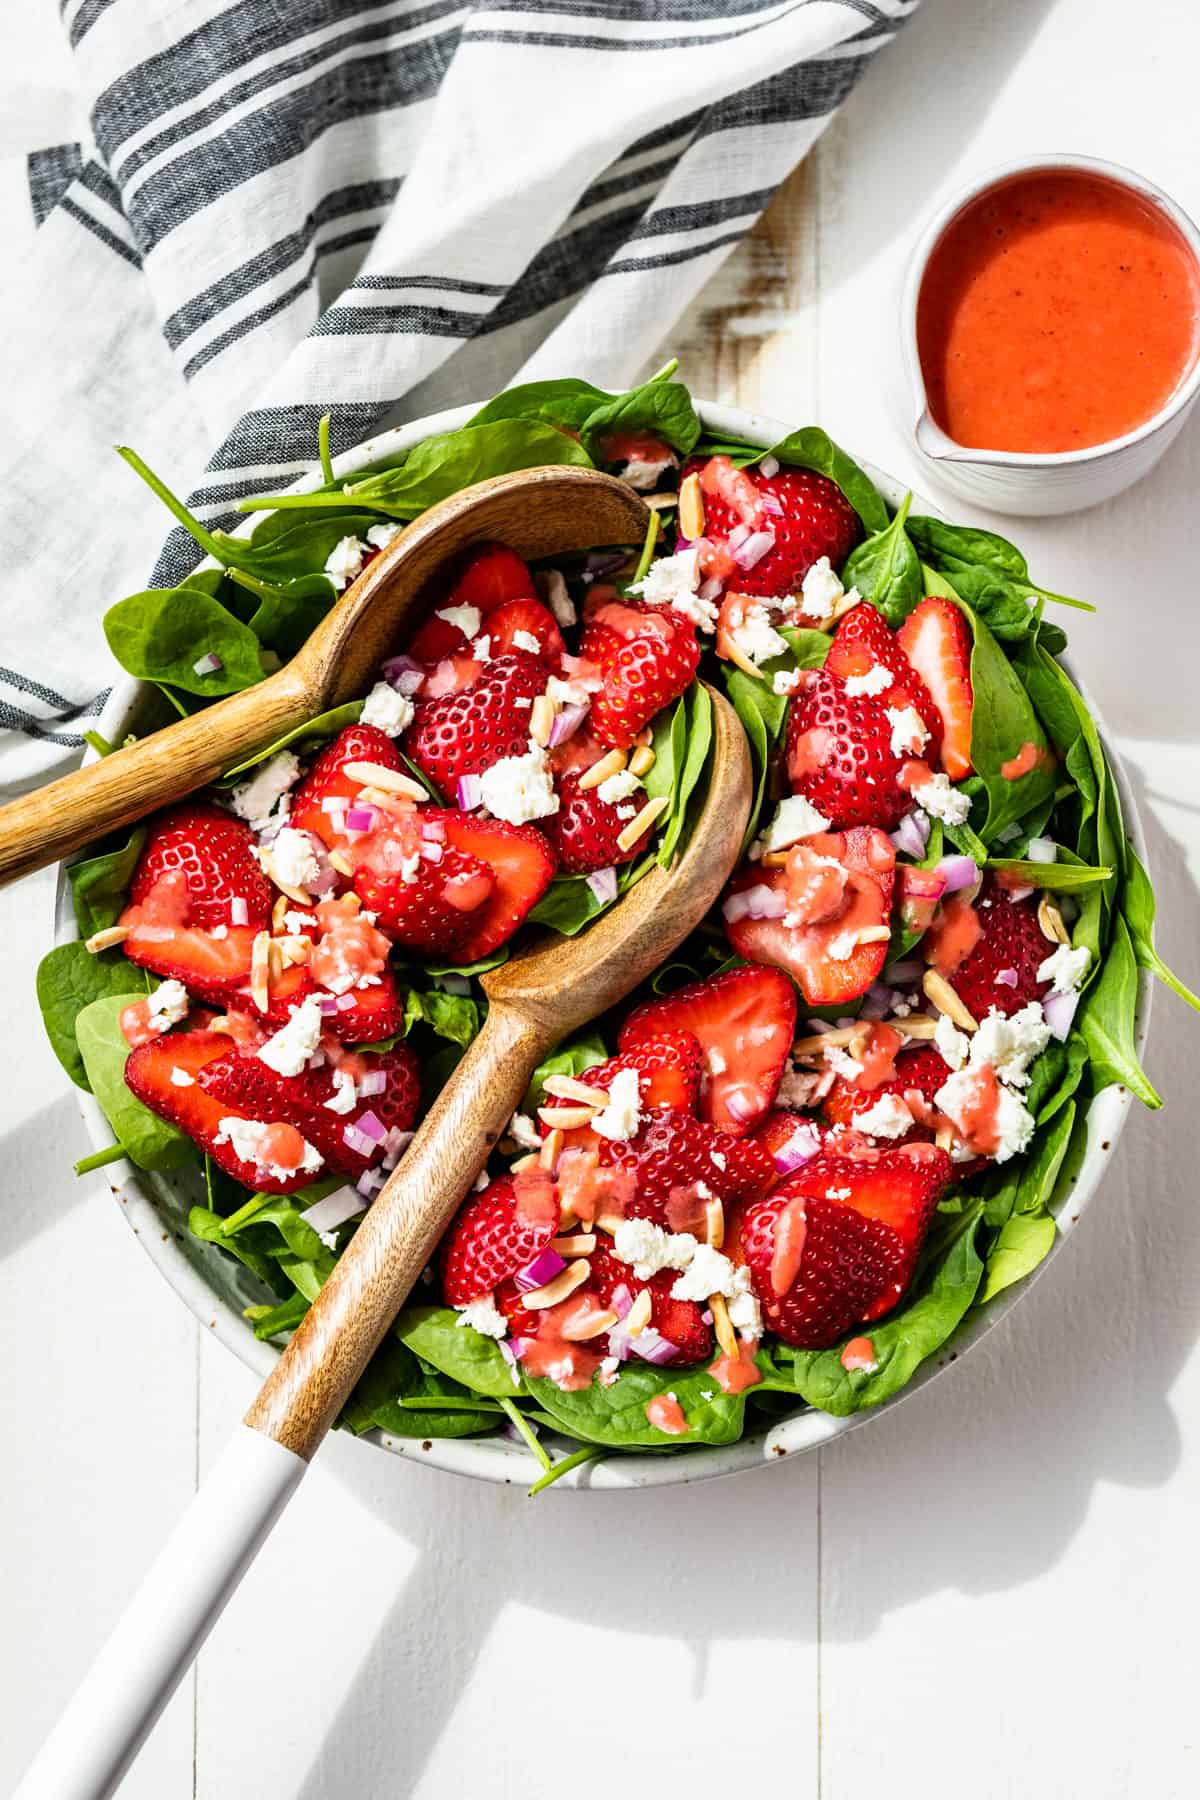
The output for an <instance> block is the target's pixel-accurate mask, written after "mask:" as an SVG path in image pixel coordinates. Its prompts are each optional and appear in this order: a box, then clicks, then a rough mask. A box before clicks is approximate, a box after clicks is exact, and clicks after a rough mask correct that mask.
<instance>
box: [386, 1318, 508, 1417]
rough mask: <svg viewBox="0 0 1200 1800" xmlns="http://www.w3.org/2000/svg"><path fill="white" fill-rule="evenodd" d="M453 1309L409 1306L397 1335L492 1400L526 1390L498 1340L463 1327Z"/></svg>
mask: <svg viewBox="0 0 1200 1800" xmlns="http://www.w3.org/2000/svg"><path fill="white" fill-rule="evenodd" d="M458 1320H459V1314H458V1313H456V1312H455V1311H454V1309H453V1307H450V1306H406V1307H405V1309H404V1311H403V1312H402V1313H401V1314H400V1317H399V1318H398V1319H397V1320H396V1324H395V1327H394V1330H395V1335H396V1336H397V1338H399V1340H400V1342H401V1343H402V1344H405V1345H407V1347H408V1349H409V1350H411V1351H413V1352H414V1353H415V1354H416V1355H417V1356H419V1357H420V1358H421V1360H422V1361H423V1362H427V1363H429V1364H430V1366H431V1367H432V1368H434V1369H439V1370H440V1371H441V1373H442V1374H443V1375H449V1376H450V1377H451V1379H452V1380H454V1381H459V1382H461V1383H462V1385H463V1386H464V1387H465V1388H469V1389H470V1391H471V1393H473V1394H484V1395H486V1396H487V1397H488V1398H489V1399H493V1400H500V1399H506V1400H507V1399H512V1397H513V1396H514V1395H515V1394H519V1393H521V1392H522V1391H523V1389H522V1385H521V1376H520V1374H519V1372H518V1376H517V1381H516V1382H515V1383H514V1381H513V1371H512V1368H511V1367H510V1365H509V1364H508V1363H506V1362H505V1360H504V1358H503V1356H501V1354H500V1350H499V1347H498V1345H497V1343H496V1340H495V1338H489V1337H484V1336H483V1334H482V1333H481V1332H478V1331H475V1330H473V1329H472V1327H471V1326H469V1325H460V1324H459V1322H458Z"/></svg>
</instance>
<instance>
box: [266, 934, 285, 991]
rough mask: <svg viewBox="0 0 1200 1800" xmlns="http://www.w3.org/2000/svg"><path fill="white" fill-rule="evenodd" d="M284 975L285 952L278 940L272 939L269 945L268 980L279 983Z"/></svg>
mask: <svg viewBox="0 0 1200 1800" xmlns="http://www.w3.org/2000/svg"><path fill="white" fill-rule="evenodd" d="M282 974H283V951H282V950H281V949H280V947H279V940H278V938H271V939H270V941H269V942H268V944H267V978H268V981H278V980H279V977H280V976H281V975H282Z"/></svg>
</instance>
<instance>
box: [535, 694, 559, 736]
mask: <svg viewBox="0 0 1200 1800" xmlns="http://www.w3.org/2000/svg"><path fill="white" fill-rule="evenodd" d="M555 710H556V708H555V705H554V702H553V700H551V699H549V698H548V697H547V696H546V695H545V694H539V695H538V697H537V699H536V700H535V701H534V703H533V705H532V706H531V707H530V709H529V735H530V737H531V738H532V739H533V741H534V743H535V744H548V743H549V742H550V733H551V731H552V729H553V727H554V714H555Z"/></svg>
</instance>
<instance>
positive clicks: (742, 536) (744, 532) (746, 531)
mask: <svg viewBox="0 0 1200 1800" xmlns="http://www.w3.org/2000/svg"><path fill="white" fill-rule="evenodd" d="M749 536H750V527H749V526H748V525H735V526H734V528H733V530H732V531H731V532H730V534H729V536H728V537H727V538H726V539H725V542H726V543H727V544H728V545H729V548H730V549H731V550H736V549H738V547H739V546H740V545H741V544H744V543H745V542H746V539H747V538H748V537H749Z"/></svg>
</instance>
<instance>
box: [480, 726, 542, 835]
mask: <svg viewBox="0 0 1200 1800" xmlns="http://www.w3.org/2000/svg"><path fill="white" fill-rule="evenodd" d="M479 791H480V797H481V799H482V801H483V804H484V806H486V807H487V810H488V811H489V812H490V813H491V815H492V817H493V818H495V819H504V820H506V821H507V823H508V824H510V825H528V823H529V822H530V820H531V819H548V818H549V817H550V815H551V814H552V813H556V812H557V811H558V795H557V794H556V793H555V791H554V778H553V776H552V775H551V772H550V765H549V763H548V761H547V759H546V752H545V750H544V749H543V748H542V746H541V745H540V744H535V743H533V742H532V741H531V742H530V745H529V749H528V750H527V751H526V752H525V755H524V756H505V757H502V758H501V760H500V761H499V762H497V763H493V764H492V766H491V768H490V769H485V770H484V771H483V774H482V775H481V776H480V777H479Z"/></svg>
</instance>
